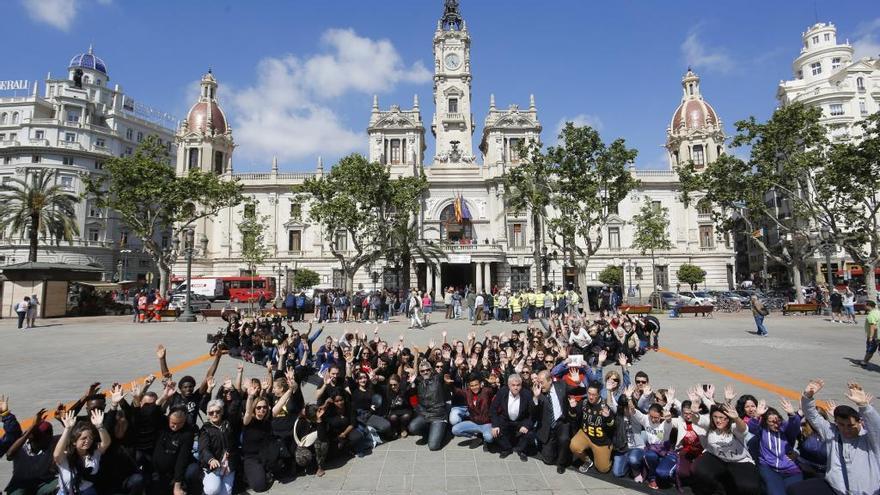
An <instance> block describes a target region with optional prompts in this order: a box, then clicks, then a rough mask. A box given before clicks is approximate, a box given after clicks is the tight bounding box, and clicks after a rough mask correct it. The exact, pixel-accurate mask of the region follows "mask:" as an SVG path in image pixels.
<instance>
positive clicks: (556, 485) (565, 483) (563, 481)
mask: <svg viewBox="0 0 880 495" xmlns="http://www.w3.org/2000/svg"><path fill="white" fill-rule="evenodd" d="M544 480H546V481H547V486H548V487H550V489H552V490H565V489H575V490H580V489H581V488H583V486H582V485H581V483H580V480H578V475H576V474H574V473H571V472H566V473H564V474H559V473H557V472H556V471H555V469H554V471H553V472H552V473H547V472H545V473H544Z"/></svg>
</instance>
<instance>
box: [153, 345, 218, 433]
mask: <svg viewBox="0 0 880 495" xmlns="http://www.w3.org/2000/svg"><path fill="white" fill-rule="evenodd" d="M166 354H167V352H166V350H165V346H163V345H160V346H159V347H158V348H157V349H156V357H158V358H159V367H160V369H161V370H162V376H163V377H165V378H166V379H170V378H171V372H170V371H168V362H167V361H166ZM221 356H223V353H222V352H218V353H217V355H216V356H214V362H212V363H211V366H210V367H209V368H208V372H207V373H206V374H205V379H204V380H202V383H201V385H199V386H198V388H196V380H195V378H193V377H191V376H184V377H183V378H181V379H180V382H179V384H178V386H179V388H180V393H175V394H173V395H172V396H170V397H168V398H166V397H163V399H165V400H164V401H163V402H164V403H163V404H162V405H164V406H166V407H168V408H169V409H176V408H183V409H184V410H185V411H186V416H187V422H188V423H189V424H190V425H191V426H196V421H197V419H198V417H199V409H200V407H202V399H203V398H204V395H205V392H206V391H207V389H208V378H213V376H214V373H215V372H216V371H217V366H218V365H219V364H220V357H221Z"/></svg>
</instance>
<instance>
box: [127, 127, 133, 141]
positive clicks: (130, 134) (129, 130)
mask: <svg viewBox="0 0 880 495" xmlns="http://www.w3.org/2000/svg"><path fill="white" fill-rule="evenodd" d="M133 136H134V131H133V130H131V129H126V130H125V139H128V140H129V141H131V139H132V137H133Z"/></svg>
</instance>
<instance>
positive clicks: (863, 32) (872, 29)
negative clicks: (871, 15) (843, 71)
mask: <svg viewBox="0 0 880 495" xmlns="http://www.w3.org/2000/svg"><path fill="white" fill-rule="evenodd" d="M855 35H856V39H855V41H853V43H852V46H853V59H854V60H859V59H861V58H862V57H871V58H880V17H878V18H876V19H874V20H873V21H870V22H866V23H863V24H860V25H859V27H858V28H856V31H855Z"/></svg>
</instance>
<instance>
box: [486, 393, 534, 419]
mask: <svg viewBox="0 0 880 495" xmlns="http://www.w3.org/2000/svg"><path fill="white" fill-rule="evenodd" d="M509 397H510V390H509V389H508V388H507V387H501V390H499V391H498V393H497V394H495V398H494V399H492V405H491V406H490V407H489V416H490V417H491V418H492V426H493V427H497V428H504V427H507V426H509V425H510V424H511V423H513V424H515V425H516V426H525V427H526V428H528V429H529V430H531V429H532V428H533V427H534V421H533V420H532V409H533V407H534V403H533V402H532V392H531V390H528V389H526V388H523V389H522V390H520V392H519V414H518V415H517V417H516V421H512V420H511V419H510V415H509V414H508V411H507V400H508V398H509Z"/></svg>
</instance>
